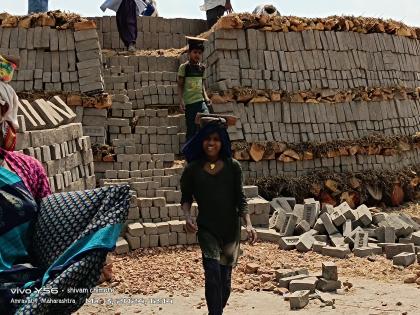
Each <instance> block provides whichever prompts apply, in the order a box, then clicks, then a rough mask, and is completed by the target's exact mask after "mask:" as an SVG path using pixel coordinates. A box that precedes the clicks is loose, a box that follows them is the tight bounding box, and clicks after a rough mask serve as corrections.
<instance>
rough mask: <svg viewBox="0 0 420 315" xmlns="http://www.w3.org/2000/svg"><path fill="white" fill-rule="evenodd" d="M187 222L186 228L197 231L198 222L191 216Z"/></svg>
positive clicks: (189, 230)
mask: <svg viewBox="0 0 420 315" xmlns="http://www.w3.org/2000/svg"><path fill="white" fill-rule="evenodd" d="M186 222H187V224H186V225H185V229H186V230H187V232H188V233H197V231H198V226H197V223H195V220H194V219H193V218H191V217H189V218H187V219H186Z"/></svg>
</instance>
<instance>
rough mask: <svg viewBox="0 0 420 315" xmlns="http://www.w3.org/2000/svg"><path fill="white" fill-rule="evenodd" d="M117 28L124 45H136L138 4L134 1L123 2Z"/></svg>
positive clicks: (118, 15) (119, 10) (119, 11)
mask: <svg viewBox="0 0 420 315" xmlns="http://www.w3.org/2000/svg"><path fill="white" fill-rule="evenodd" d="M116 18H117V27H118V33H119V34H120V38H121V40H122V41H123V43H124V45H125V46H126V47H128V46H129V45H130V44H136V40H137V4H136V2H135V1H134V0H123V1H122V2H121V5H120V7H119V8H118V11H117V16H116Z"/></svg>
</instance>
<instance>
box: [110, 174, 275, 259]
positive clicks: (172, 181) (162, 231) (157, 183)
mask: <svg viewBox="0 0 420 315" xmlns="http://www.w3.org/2000/svg"><path fill="white" fill-rule="evenodd" d="M182 170H183V168H182V167H171V168H166V169H161V170H156V169H155V170H151V172H148V173H147V174H146V173H144V172H145V171H143V172H142V174H141V175H142V176H144V175H150V177H140V178H131V179H130V180H128V181H127V180H126V181H125V183H129V184H130V186H131V189H132V190H135V191H136V195H137V196H138V198H137V205H138V207H139V213H138V217H137V216H131V217H130V219H129V220H127V222H126V224H125V228H124V229H123V231H122V234H121V237H120V239H119V240H118V243H117V249H116V253H118V254H120V253H126V252H128V251H129V250H135V249H137V248H149V247H158V246H159V247H166V246H174V245H187V244H196V243H197V237H196V235H195V234H191V233H186V230H185V217H184V215H183V211H182V208H181V204H180V201H181V193H180V191H179V189H180V187H179V185H180V183H179V179H180V175H181V172H182ZM146 172H147V171H146ZM107 174H108V175H113V176H115V175H117V176H118V175H119V173H118V174H117V173H115V172H114V171H109V172H107ZM143 174H144V175H143ZM155 174H157V175H155ZM161 174H171V175H166V176H159V175H161ZM136 175H140V174H135V173H133V172H131V174H130V176H136ZM151 175H153V176H151ZM115 182H124V180H104V181H102V184H105V185H109V184H112V183H115ZM164 185H170V186H167V187H164ZM244 191H245V195H246V197H247V201H248V209H249V213H250V215H251V220H252V222H253V224H254V225H255V226H267V224H268V219H269V211H270V204H269V203H268V202H267V201H266V200H264V199H262V198H261V197H259V196H258V188H257V187H255V186H245V187H244ZM140 196H144V197H140ZM146 196H147V197H146ZM197 215H198V207H197V204H196V203H195V202H194V203H193V205H192V217H193V218H196V217H197ZM134 217H135V219H134ZM246 237H247V234H246V231H245V229H242V231H241V240H246Z"/></svg>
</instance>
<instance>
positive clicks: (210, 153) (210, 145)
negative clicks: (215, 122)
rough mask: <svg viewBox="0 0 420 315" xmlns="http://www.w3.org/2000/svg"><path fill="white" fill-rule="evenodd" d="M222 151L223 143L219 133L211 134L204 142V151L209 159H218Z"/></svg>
mask: <svg viewBox="0 0 420 315" xmlns="http://www.w3.org/2000/svg"><path fill="white" fill-rule="evenodd" d="M221 149H222V141H221V140H220V136H219V134H218V133H217V132H215V133H212V134H210V135H209V136H208V137H207V138H206V139H204V141H203V150H204V153H205V154H206V156H207V157H208V158H216V157H218V156H219V154H220V150H221Z"/></svg>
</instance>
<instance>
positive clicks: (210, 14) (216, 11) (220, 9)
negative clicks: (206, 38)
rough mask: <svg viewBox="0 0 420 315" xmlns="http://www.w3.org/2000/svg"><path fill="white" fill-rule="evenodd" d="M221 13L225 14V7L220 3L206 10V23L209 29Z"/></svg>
mask: <svg viewBox="0 0 420 315" xmlns="http://www.w3.org/2000/svg"><path fill="white" fill-rule="evenodd" d="M223 14H225V7H224V6H222V5H219V6H217V7H215V8H213V9H210V10H208V11H206V15H207V25H208V26H209V29H210V28H212V26H213V25H214V24H216V23H217V21H218V20H219V19H220V18H221V17H222V16H223Z"/></svg>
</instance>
